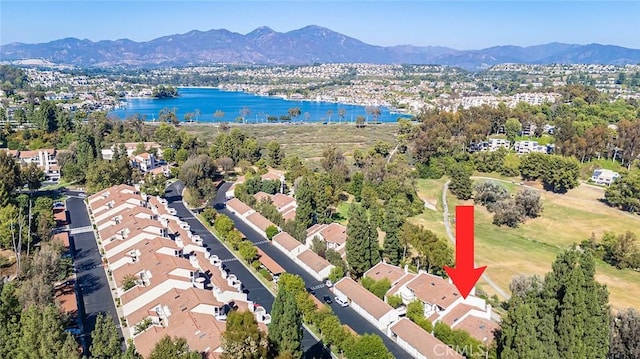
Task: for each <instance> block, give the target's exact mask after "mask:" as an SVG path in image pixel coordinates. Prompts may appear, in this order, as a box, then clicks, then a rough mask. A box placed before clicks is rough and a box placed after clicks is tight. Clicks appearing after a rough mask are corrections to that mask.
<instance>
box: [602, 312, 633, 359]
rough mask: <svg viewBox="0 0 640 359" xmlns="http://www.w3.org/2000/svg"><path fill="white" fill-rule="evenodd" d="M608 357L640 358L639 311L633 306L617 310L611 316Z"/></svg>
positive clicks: (617, 358)
mask: <svg viewBox="0 0 640 359" xmlns="http://www.w3.org/2000/svg"><path fill="white" fill-rule="evenodd" d="M610 341H611V348H610V349H609V354H608V355H607V358H609V359H634V358H640V312H638V310H636V309H634V308H627V309H625V310H623V311H619V312H618V313H616V314H615V315H613V317H612V318H611V339H610Z"/></svg>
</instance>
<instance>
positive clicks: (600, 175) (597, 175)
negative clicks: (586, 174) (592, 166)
mask: <svg viewBox="0 0 640 359" xmlns="http://www.w3.org/2000/svg"><path fill="white" fill-rule="evenodd" d="M618 177H620V174H619V173H618V172H615V171H611V170H606V169H602V168H601V169H597V170H595V171H593V175H592V176H591V181H592V182H594V183H597V184H606V185H610V184H611V183H612V182H613V181H615V180H616V178H618Z"/></svg>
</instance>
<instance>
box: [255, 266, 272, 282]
mask: <svg viewBox="0 0 640 359" xmlns="http://www.w3.org/2000/svg"><path fill="white" fill-rule="evenodd" d="M258 272H259V273H260V274H261V275H262V276H263V277H265V278H266V279H267V280H268V281H272V280H273V277H272V276H271V273H269V271H268V270H266V269H264V268H262V269H260V270H259V271H258Z"/></svg>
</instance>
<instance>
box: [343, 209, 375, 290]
mask: <svg viewBox="0 0 640 359" xmlns="http://www.w3.org/2000/svg"><path fill="white" fill-rule="evenodd" d="M350 211H351V216H350V217H349V223H348V224H347V248H346V250H347V263H349V266H350V267H351V270H352V272H353V274H354V275H355V276H357V277H360V276H362V274H363V273H364V272H366V271H367V270H368V269H369V268H371V267H373V266H374V265H375V264H376V263H378V262H380V259H381V258H380V246H379V245H378V232H377V231H376V229H375V228H374V227H373V226H372V225H371V223H370V221H369V219H368V218H367V213H366V212H365V210H364V209H363V208H362V207H361V206H359V205H353V206H352V207H351V209H350Z"/></svg>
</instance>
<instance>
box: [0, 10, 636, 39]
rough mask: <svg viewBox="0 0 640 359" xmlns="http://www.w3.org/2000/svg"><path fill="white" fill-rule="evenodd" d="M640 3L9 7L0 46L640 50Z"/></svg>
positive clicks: (0, 27) (3, 13)
mask: <svg viewBox="0 0 640 359" xmlns="http://www.w3.org/2000/svg"><path fill="white" fill-rule="evenodd" d="M639 19H640V1H638V0H628V1H595V0H591V1H572V0H557V1H545V0H537V1H519V0H503V1H482V0H475V1H455V0H450V1H434V0H423V1H420V0H414V1H388V0H385V1H381V0H379V1H358V0H355V1H331V0H325V1H321V2H320V1H307V0H290V1H278V2H276V1H266V0H254V1H244V0H208V1H189V0H184V1H179V2H176V1H162V0H160V1H158V0H154V1H151V0H146V1H135V0H134V1H130V0H115V1H95V0H84V1H59V0H49V1H29V0H20V1H7V0H0V43H1V44H7V43H11V42H25V43H35V42H47V41H51V40H55V39H60V38H64V37H77V38H81V39H90V40H94V41H96V40H115V39H119V38H129V39H132V40H135V41H147V40H151V39H153V38H156V37H160V36H164V35H171V34H176V33H185V32H188V31H190V30H194V29H197V30H210V29H217V28H225V29H228V30H231V31H235V32H239V33H247V32H249V31H251V30H253V29H254V28H256V27H258V26H261V25H267V26H269V27H271V28H273V29H274V30H276V31H289V30H293V29H297V28H300V27H303V26H306V25H311V24H314V25H320V26H325V27H328V28H330V29H332V30H335V31H338V32H341V33H343V34H345V35H349V36H352V37H355V38H357V39H360V40H362V41H365V42H367V43H370V44H375V45H385V46H387V45H398V44H412V45H437V46H448V47H453V48H457V49H478V48H485V47H490V46H495V45H520V46H528V45H537V44H543V43H549V42H568V43H578V44H587V43H594V42H596V43H602V44H612V45H620V46H626V47H632V48H640V20H639Z"/></svg>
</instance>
